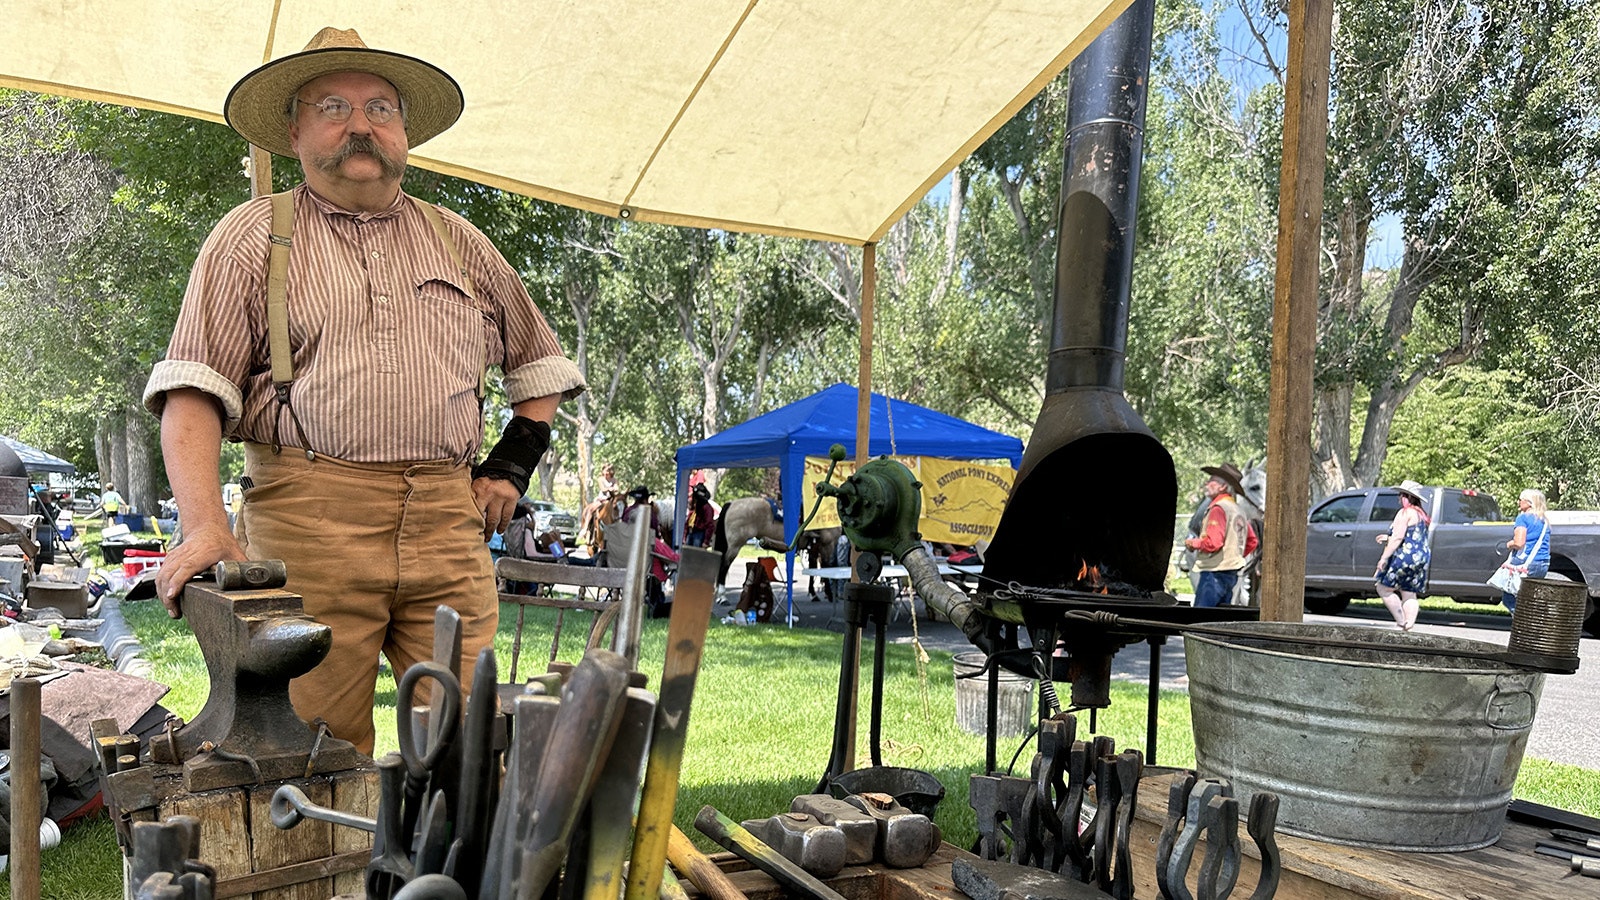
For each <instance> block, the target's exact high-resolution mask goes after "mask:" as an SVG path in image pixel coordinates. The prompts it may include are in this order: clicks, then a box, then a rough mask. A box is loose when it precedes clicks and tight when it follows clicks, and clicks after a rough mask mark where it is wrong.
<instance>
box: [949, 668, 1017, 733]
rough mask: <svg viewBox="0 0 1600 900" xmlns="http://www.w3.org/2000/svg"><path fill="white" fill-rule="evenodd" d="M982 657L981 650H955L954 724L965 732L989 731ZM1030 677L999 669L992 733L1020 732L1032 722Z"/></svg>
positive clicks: (986, 681) (987, 700)
mask: <svg viewBox="0 0 1600 900" xmlns="http://www.w3.org/2000/svg"><path fill="white" fill-rule="evenodd" d="M987 659H988V657H986V656H985V655H984V654H983V653H982V652H981V651H975V650H969V651H967V652H964V653H957V654H956V655H955V659H954V668H955V678H956V727H958V728H960V729H961V730H962V731H965V732H966V733H967V734H987V733H988V731H989V676H988V675H987V674H981V675H980V674H978V673H980V672H982V671H983V665H984V662H985V660H987ZM1034 709H1035V707H1034V702H1033V679H1031V678H1024V677H1022V676H1021V675H1018V674H1016V673H1015V672H1011V671H1009V670H1007V669H1001V670H1000V692H999V696H998V697H997V698H996V700H995V720H994V732H995V734H996V735H997V736H999V737H1016V736H1018V735H1024V734H1027V733H1028V732H1029V730H1031V729H1032V728H1033V723H1034Z"/></svg>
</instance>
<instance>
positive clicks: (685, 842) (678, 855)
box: [667, 825, 745, 900]
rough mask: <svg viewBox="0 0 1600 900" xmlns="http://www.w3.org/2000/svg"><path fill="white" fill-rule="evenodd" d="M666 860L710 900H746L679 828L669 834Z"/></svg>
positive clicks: (741, 892)
mask: <svg viewBox="0 0 1600 900" xmlns="http://www.w3.org/2000/svg"><path fill="white" fill-rule="evenodd" d="M667 860H668V861H670V862H671V863H672V865H673V866H674V867H676V868H677V870H678V871H679V872H682V873H683V874H684V876H685V877H686V878H688V879H689V881H690V882H692V883H693V884H694V886H695V887H697V888H699V889H700V890H701V891H702V892H703V893H704V894H705V895H706V896H707V897H710V898H711V900H745V895H744V891H741V890H739V889H738V888H737V887H734V885H733V882H732V881H730V880H729V879H728V876H727V875H725V874H723V872H722V870H721V869H719V868H717V864H716V863H714V862H712V861H711V857H709V856H706V855H705V854H704V853H701V852H700V849H699V848H698V847H696V846H695V845H694V842H693V841H691V840H689V836H688V835H686V834H684V833H683V830H682V829H681V828H679V827H678V826H676V825H674V826H672V830H671V831H669V832H668V833H667Z"/></svg>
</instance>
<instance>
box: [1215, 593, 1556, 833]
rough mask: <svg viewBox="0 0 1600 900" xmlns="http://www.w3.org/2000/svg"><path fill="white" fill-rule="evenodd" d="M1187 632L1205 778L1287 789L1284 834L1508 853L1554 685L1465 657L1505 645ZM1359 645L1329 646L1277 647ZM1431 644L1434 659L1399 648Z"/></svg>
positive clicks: (1425, 638) (1289, 632) (1250, 629)
mask: <svg viewBox="0 0 1600 900" xmlns="http://www.w3.org/2000/svg"><path fill="white" fill-rule="evenodd" d="M1217 628H1218V629H1219V630H1226V631H1229V632H1236V633H1237V634H1236V636H1229V637H1220V636H1217V635H1215V634H1205V635H1201V634H1188V635H1186V636H1185V638H1184V653H1185V656H1186V657H1187V660H1188V667H1189V696H1190V703H1191V710H1192V713H1193V719H1194V743H1195V759H1196V763H1197V768H1198V770H1199V772H1200V774H1201V776H1203V777H1212V778H1227V779H1229V780H1230V781H1232V782H1233V785H1234V788H1235V792H1236V794H1237V795H1238V796H1239V797H1240V798H1241V800H1240V805H1241V806H1247V805H1248V804H1249V798H1250V797H1251V796H1252V795H1254V793H1255V792H1256V791H1261V790H1267V791H1273V792H1275V793H1277V794H1278V796H1279V797H1280V798H1281V800H1282V807H1281V808H1280V810H1279V813H1278V830H1280V831H1283V832H1287V833H1289V834H1296V835H1300V836H1302V837H1310V838H1315V839H1318V840H1325V841H1331V842H1333V843H1338V844H1350V845H1354V846H1358V847H1377V848H1383V849H1390V850H1421V851H1437V852H1445V851H1456V850H1473V849H1477V848H1479V847H1486V846H1488V845H1490V844H1493V843H1494V842H1495V841H1497V840H1499V838H1500V831H1501V828H1502V827H1503V826H1504V824H1505V812H1506V806H1507V804H1508V803H1510V801H1511V786H1512V784H1513V783H1514V782H1515V781H1516V779H1517V769H1518V768H1519V767H1520V766H1521V765H1522V753H1523V750H1524V749H1525V748H1526V747H1527V743H1528V732H1529V731H1530V730H1531V729H1532V727H1533V717H1534V713H1535V711H1536V710H1537V709H1538V705H1539V693H1540V691H1541V690H1542V689H1543V688H1544V675H1543V674H1541V673H1537V672H1528V671H1524V670H1521V669H1516V668H1513V667H1511V666H1510V665H1506V664H1504V663H1501V662H1498V661H1494V660H1486V659H1472V658H1468V657H1461V656H1451V655H1450V653H1451V651H1452V650H1456V651H1466V652H1477V653H1484V652H1494V651H1498V650H1501V649H1502V648H1500V647H1497V646H1495V645H1493V644H1486V643H1483V642H1481V641H1468V640H1460V639H1457V638H1448V637H1440V636H1435V635H1421V634H1416V633H1409V634H1407V633H1401V632H1398V631H1388V630H1380V629H1375V628H1363V627H1359V626H1345V625H1303V624H1296V623H1282V622H1260V623H1257V622H1247V623H1238V624H1230V625H1221V626H1217ZM1285 636H1288V637H1313V638H1318V639H1333V640H1341V641H1354V642H1358V643H1360V644H1361V645H1362V646H1361V647H1359V648H1352V647H1320V646H1314V645H1307V644H1298V643H1289V642H1287V641H1284V640H1279V639H1275V638H1281V637H1285ZM1401 646H1404V647H1410V648H1419V647H1420V648H1423V649H1426V650H1428V651H1434V652H1429V653H1426V654H1415V653H1399V652H1395V651H1394V650H1393V649H1389V650H1386V649H1385V648H1386V647H1389V648H1395V647H1401Z"/></svg>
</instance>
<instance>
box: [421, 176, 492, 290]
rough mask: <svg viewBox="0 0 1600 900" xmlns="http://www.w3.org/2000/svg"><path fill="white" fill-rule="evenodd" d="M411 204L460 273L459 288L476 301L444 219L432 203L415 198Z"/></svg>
mask: <svg viewBox="0 0 1600 900" xmlns="http://www.w3.org/2000/svg"><path fill="white" fill-rule="evenodd" d="M407 196H408V197H409V196H410V195H409V194H408V195H407ZM411 202H412V203H415V204H416V205H417V209H419V210H421V211H422V217H423V218H424V219H427V220H428V224H429V225H430V226H432V227H433V233H434V234H437V235H438V236H439V241H440V242H441V243H443V244H444V249H445V252H447V253H449V254H450V262H452V263H454V264H455V267H456V271H457V272H460V273H461V286H462V287H463V288H465V289H466V291H467V296H468V297H471V298H472V299H473V300H477V299H478V288H477V286H476V285H474V284H473V283H472V276H471V275H468V274H467V266H466V264H465V263H463V262H462V261H461V251H460V250H459V249H457V248H456V242H455V238H452V237H451V236H450V231H449V229H447V228H445V227H444V219H443V218H441V217H440V216H439V210H438V209H436V208H435V207H434V205H433V204H432V203H425V202H423V201H421V200H418V199H417V198H415V197H411Z"/></svg>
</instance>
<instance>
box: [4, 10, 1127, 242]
mask: <svg viewBox="0 0 1600 900" xmlns="http://www.w3.org/2000/svg"><path fill="white" fill-rule="evenodd" d="M1128 2H1129V0H879V2H872V3H860V2H856V0H675V2H670V3H666V2H649V0H582V2H573V0H524V2H516V3H507V2H490V3H468V4H461V3H427V2H415V0H232V2H228V3H216V2H210V3H201V2H193V0H189V2H184V0H152V2H147V3H121V2H113V0H85V2H79V3H61V2H59V0H14V2H13V3H11V4H9V6H8V12H7V14H6V27H5V28H4V29H0V86H5V87H16V88H22V89H25V90H30V91H39V92H43V93H51V94H61V95H66V96H72V97H81V98H86V99H91V100H101V101H106V102H110V103H125V104H129V105H132V106H138V107H145V108H149V109H156V110H162V111H165V112H173V113H179V114H181V115H186V116H194V117H196V118H201V119H208V120H211V121H217V122H220V121H222V103H223V99H224V98H225V97H226V96H227V93H228V89H229V88H230V87H231V86H232V85H233V83H234V82H235V81H236V80H238V78H239V77H240V76H242V75H244V74H245V73H246V72H248V71H250V70H251V69H254V68H255V67H256V66H258V65H260V64H261V63H263V62H265V61H268V60H271V59H274V58H277V57H280V56H284V55H287V54H289V53H294V52H296V51H299V50H300V49H301V48H302V47H304V46H305V43H306V42H307V41H308V40H310V38H311V36H312V35H313V34H315V33H316V32H317V30H318V29H320V28H322V27H323V26H327V25H332V26H335V27H339V28H355V29H356V30H357V31H359V32H360V34H361V36H362V38H363V39H364V40H365V41H366V42H367V44H368V46H372V47H376V48H381V49H385V50H393V51H396V52H400V53H406V54H410V55H413V56H417V57H420V58H422V59H425V60H428V61H429V62H432V63H434V64H436V65H438V66H440V67H442V68H443V69H444V70H445V71H447V72H449V73H450V74H451V75H453V76H454V77H455V78H456V79H457V80H458V81H459V82H460V83H461V87H462V90H463V92H464V93H465V95H466V112H465V113H464V114H463V115H462V117H461V120H460V121H459V122H458V123H457V124H456V126H455V127H454V128H452V129H451V130H449V131H447V132H445V133H444V134H443V135H440V136H439V137H437V138H435V139H434V140H432V141H431V142H429V143H428V144H426V145H424V146H423V147H422V148H420V151H419V152H418V153H416V154H414V155H413V156H412V162H413V164H415V165H418V166H421V167H423V168H427V169H433V170H437V171H440V172H445V173H448V174H451V175H459V176H462V177H464V178H468V179H472V180H474V181H479V182H483V183H485V184H489V185H493V186H495V187H500V188H504V189H506V190H510V191H515V192H517V193H521V194H527V195H529V196H533V197H538V198H541V199H545V200H551V201H555V202H557V203H563V204H567V205H570V206H575V207H579V208H582V209H587V210H591V211H594V212H599V213H604V214H607V215H626V216H628V217H630V218H636V219H638V220H641V221H653V222H666V223H670V224H676V225H690V226H696V227H704V228H726V229H731V230H737V231H759V232H765V233H770V234H781V235H792V236H798V237H808V238H816V239H821V240H831V241H843V242H846V243H852V244H863V243H870V242H872V241H876V240H877V239H878V238H879V237H881V236H882V235H883V234H884V233H885V232H886V231H888V229H889V227H890V226H891V225H893V224H894V223H895V222H896V221H897V220H898V219H899V218H900V217H901V216H902V215H903V214H904V213H905V211H906V210H907V209H909V208H910V207H911V206H912V205H913V204H915V203H916V202H917V201H918V200H920V199H921V198H922V196H923V195H924V194H925V193H926V192H927V191H928V189H929V188H930V187H932V186H933V185H934V184H936V183H937V182H938V181H939V179H941V178H942V177H944V175H945V173H947V172H948V171H949V170H950V169H951V168H953V167H954V166H955V165H956V164H957V163H959V162H960V161H961V160H962V159H963V158H965V157H966V156H967V155H968V154H969V153H971V151H972V150H973V149H974V148H976V147H977V146H978V145H979V144H981V143H982V142H983V140H984V139H985V138H987V137H988V136H989V135H990V134H992V133H994V131H995V130H996V129H998V128H999V127H1000V126H1001V125H1002V124H1004V123H1005V122H1006V121H1007V120H1008V119H1009V118H1011V116H1012V115H1014V114H1015V113H1016V111H1017V110H1018V109H1020V108H1021V107H1022V106H1023V105H1024V104H1025V103H1027V101H1028V100H1029V98H1031V97H1033V95H1034V94H1036V93H1037V92H1038V91H1039V89H1040V88H1041V87H1043V86H1044V85H1045V84H1046V83H1047V82H1048V81H1049V80H1050V79H1052V78H1053V77H1055V75H1056V74H1057V73H1059V72H1060V71H1061V70H1062V69H1064V68H1065V67H1066V65H1067V64H1068V63H1069V62H1070V61H1071V59H1072V57H1073V56H1074V55H1076V54H1077V52H1078V51H1079V50H1080V49H1082V48H1083V47H1084V46H1086V45H1087V44H1088V42H1089V41H1090V40H1092V39H1093V37H1094V36H1095V35H1096V34H1098V33H1099V31H1100V30H1101V29H1102V28H1103V27H1104V26H1105V25H1106V24H1107V23H1109V22H1110V21H1111V20H1112V19H1114V18H1115V17H1116V15H1117V14H1118V13H1120V12H1121V11H1122V9H1123V8H1125V7H1126V6H1127V5H1128Z"/></svg>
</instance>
